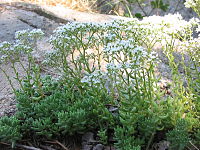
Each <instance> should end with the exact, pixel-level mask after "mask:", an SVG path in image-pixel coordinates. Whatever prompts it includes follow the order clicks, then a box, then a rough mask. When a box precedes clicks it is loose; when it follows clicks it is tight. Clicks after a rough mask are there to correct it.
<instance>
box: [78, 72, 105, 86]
mask: <svg viewBox="0 0 200 150" xmlns="http://www.w3.org/2000/svg"><path fill="white" fill-rule="evenodd" d="M104 78H105V73H104V72H102V71H100V70H95V71H94V72H92V73H91V74H87V75H85V76H84V77H83V78H82V79H81V82H82V83H88V84H89V85H90V86H91V85H93V86H95V85H97V84H101V83H102V80H104Z"/></svg>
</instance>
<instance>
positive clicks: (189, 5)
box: [184, 0, 197, 8]
mask: <svg viewBox="0 0 200 150" xmlns="http://www.w3.org/2000/svg"><path fill="white" fill-rule="evenodd" d="M184 5H185V7H186V8H193V7H196V6H197V3H196V2H195V0H186V1H185V3H184Z"/></svg>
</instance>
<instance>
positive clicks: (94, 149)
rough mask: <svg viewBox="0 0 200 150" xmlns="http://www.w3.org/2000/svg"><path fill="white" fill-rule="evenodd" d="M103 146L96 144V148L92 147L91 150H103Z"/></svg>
mask: <svg viewBox="0 0 200 150" xmlns="http://www.w3.org/2000/svg"><path fill="white" fill-rule="evenodd" d="M103 149H104V146H103V145H102V144H97V145H96V146H94V147H93V150H103Z"/></svg>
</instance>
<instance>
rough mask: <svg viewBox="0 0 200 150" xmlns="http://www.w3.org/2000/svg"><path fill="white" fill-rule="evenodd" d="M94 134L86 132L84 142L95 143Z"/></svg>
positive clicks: (83, 137)
mask: <svg viewBox="0 0 200 150" xmlns="http://www.w3.org/2000/svg"><path fill="white" fill-rule="evenodd" d="M94 141H95V140H94V133H92V132H86V133H85V134H84V135H83V136H82V142H86V143H92V142H94Z"/></svg>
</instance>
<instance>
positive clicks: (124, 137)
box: [115, 127, 142, 150]
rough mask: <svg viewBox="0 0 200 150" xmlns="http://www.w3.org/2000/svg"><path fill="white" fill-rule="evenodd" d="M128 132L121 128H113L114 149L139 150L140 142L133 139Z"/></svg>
mask: <svg viewBox="0 0 200 150" xmlns="http://www.w3.org/2000/svg"><path fill="white" fill-rule="evenodd" d="M131 133H132V132H129V129H125V128H122V127H117V128H115V139H116V141H117V142H116V143H115V147H116V148H117V149H120V150H130V149H131V150H141V147H140V145H141V143H142V141H138V140H137V139H135V137H134V136H133V135H132V134H131Z"/></svg>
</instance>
